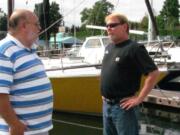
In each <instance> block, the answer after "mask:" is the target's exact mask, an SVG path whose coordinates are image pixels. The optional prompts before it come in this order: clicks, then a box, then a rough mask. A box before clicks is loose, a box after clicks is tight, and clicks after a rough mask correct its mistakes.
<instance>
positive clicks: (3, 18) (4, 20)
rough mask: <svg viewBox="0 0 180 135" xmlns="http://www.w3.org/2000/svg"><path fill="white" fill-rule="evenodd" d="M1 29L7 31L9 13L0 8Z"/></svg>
mask: <svg viewBox="0 0 180 135" xmlns="http://www.w3.org/2000/svg"><path fill="white" fill-rule="evenodd" d="M0 14H1V15H0V31H7V15H6V13H4V12H3V11H2V10H1V9H0Z"/></svg>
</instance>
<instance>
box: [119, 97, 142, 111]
mask: <svg viewBox="0 0 180 135" xmlns="http://www.w3.org/2000/svg"><path fill="white" fill-rule="evenodd" d="M142 101H143V100H142V99H140V98H139V97H138V96H132V97H127V98H124V99H122V100H121V101H120V107H122V108H123V109H125V110H129V109H130V108H132V107H135V106H137V105H139V104H140V103H141V102H142Z"/></svg>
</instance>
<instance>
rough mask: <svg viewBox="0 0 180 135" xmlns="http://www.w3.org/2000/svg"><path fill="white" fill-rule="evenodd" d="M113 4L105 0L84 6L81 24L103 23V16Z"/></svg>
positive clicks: (108, 12)
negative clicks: (89, 6)
mask: <svg viewBox="0 0 180 135" xmlns="http://www.w3.org/2000/svg"><path fill="white" fill-rule="evenodd" d="M113 9H114V6H113V5H112V4H111V3H110V2H107V1H106V0H100V1H97V2H96V3H95V4H94V6H93V7H92V8H89V9H88V8H85V9H84V10H83V11H82V12H81V13H80V14H81V16H82V17H81V22H82V24H83V25H86V24H91V25H100V26H103V25H105V22H104V18H105V16H107V15H108V14H110V13H111V12H112V10H113Z"/></svg>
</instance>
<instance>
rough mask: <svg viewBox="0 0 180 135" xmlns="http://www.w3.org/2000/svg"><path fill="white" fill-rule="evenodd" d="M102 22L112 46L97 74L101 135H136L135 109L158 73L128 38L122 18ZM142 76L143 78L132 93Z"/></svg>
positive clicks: (136, 45) (116, 15)
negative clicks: (98, 76)
mask: <svg viewBox="0 0 180 135" xmlns="http://www.w3.org/2000/svg"><path fill="white" fill-rule="evenodd" d="M105 21H106V27H107V32H108V35H109V37H110V38H111V40H112V42H113V43H112V44H110V45H108V46H107V47H106V49H105V54H104V58H103V63H102V71H101V94H102V99H103V127H104V129H103V134H104V135H138V134H139V133H138V122H137V118H136V114H135V108H136V106H137V105H139V104H140V103H141V102H143V100H144V98H145V97H146V96H147V95H148V93H149V92H150V90H151V89H152V88H153V87H154V85H155V82H156V79H157V76H158V74H159V72H158V69H157V67H156V65H155V64H154V62H153V61H152V59H151V58H150V57H149V55H148V52H147V51H146V49H145V47H144V46H143V45H141V44H138V43H136V42H134V41H132V40H130V39H129V25H128V20H127V18H126V17H125V16H124V15H121V14H117V13H113V14H110V15H108V16H107V17H106V19H105ZM142 75H145V76H146V79H145V82H144V85H143V87H142V88H141V90H140V92H139V94H136V93H137V91H138V90H139V89H140V81H141V76H142Z"/></svg>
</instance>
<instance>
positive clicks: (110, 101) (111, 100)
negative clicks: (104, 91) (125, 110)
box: [102, 97, 121, 105]
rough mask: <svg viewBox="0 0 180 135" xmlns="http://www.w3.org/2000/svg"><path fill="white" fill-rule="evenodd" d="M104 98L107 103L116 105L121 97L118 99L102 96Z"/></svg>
mask: <svg viewBox="0 0 180 135" xmlns="http://www.w3.org/2000/svg"><path fill="white" fill-rule="evenodd" d="M102 99H103V100H104V101H105V102H106V103H107V104H110V105H114V104H117V103H119V102H120V100H121V98H117V99H108V98H105V97H102Z"/></svg>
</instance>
